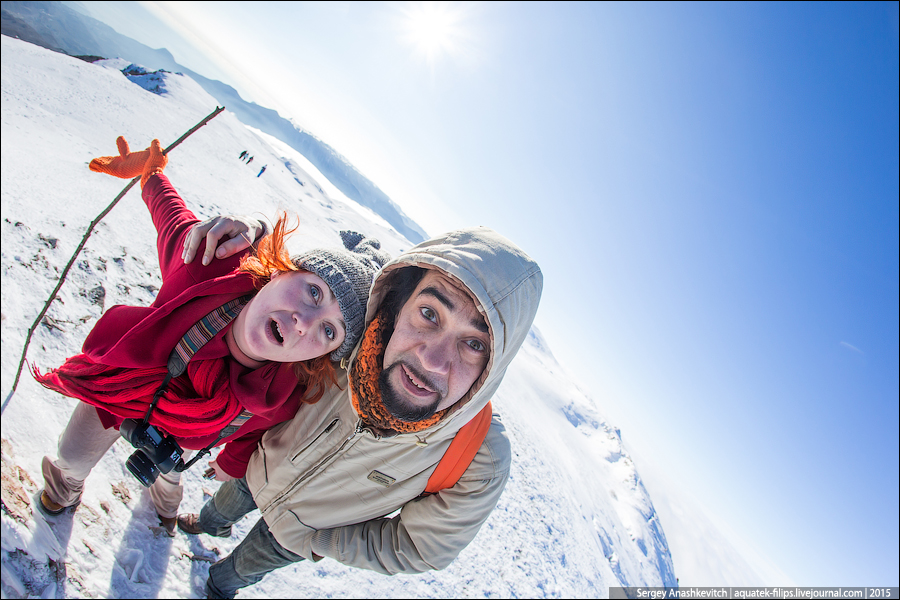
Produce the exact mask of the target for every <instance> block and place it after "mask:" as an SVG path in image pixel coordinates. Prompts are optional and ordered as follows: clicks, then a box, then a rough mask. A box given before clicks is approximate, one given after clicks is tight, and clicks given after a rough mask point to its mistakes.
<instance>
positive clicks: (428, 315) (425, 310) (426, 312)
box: [422, 306, 437, 321]
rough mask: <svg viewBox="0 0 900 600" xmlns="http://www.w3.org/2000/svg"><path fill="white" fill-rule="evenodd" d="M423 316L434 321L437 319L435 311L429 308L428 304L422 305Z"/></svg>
mask: <svg viewBox="0 0 900 600" xmlns="http://www.w3.org/2000/svg"><path fill="white" fill-rule="evenodd" d="M422 316H423V317H425V318H426V319H428V320H429V321H434V320H436V319H437V315H436V314H434V311H433V310H431V309H430V308H428V307H427V306H425V307H422Z"/></svg>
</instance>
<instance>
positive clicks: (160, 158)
mask: <svg viewBox="0 0 900 600" xmlns="http://www.w3.org/2000/svg"><path fill="white" fill-rule="evenodd" d="M147 151H148V152H150V157H149V158H148V159H147V162H146V163H144V170H143V172H142V174H141V189H144V184H145V183H147V180H148V179H150V177H151V176H153V175H156V174H157V173H162V172H163V169H165V168H166V165H167V164H169V159H168V158H167V157H166V155H165V154H163V153H162V146H160V144H159V140H153V141H152V142H150V147H149V148H148V149H147Z"/></svg>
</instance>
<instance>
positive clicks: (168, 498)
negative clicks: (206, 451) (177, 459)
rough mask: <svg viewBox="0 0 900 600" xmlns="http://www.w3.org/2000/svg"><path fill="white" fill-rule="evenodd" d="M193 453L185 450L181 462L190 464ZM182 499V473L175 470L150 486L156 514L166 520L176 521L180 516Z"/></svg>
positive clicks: (157, 479)
mask: <svg viewBox="0 0 900 600" xmlns="http://www.w3.org/2000/svg"><path fill="white" fill-rule="evenodd" d="M193 453H194V451H193V450H185V451H184V454H182V456H181V460H183V461H184V462H188V461H189V460H190V458H191V455H192V454H193ZM194 468H196V467H194ZM182 497H184V488H183V487H181V472H180V471H176V470H175V469H172V470H171V471H169V472H168V473H165V474H162V475H160V476H159V477H157V478H156V481H154V482H153V485H151V486H150V499H151V500H153V506H155V507H156V512H157V513H158V514H159V516H160V517H162V518H164V519H175V517H177V516H178V505H180V504H181V499H182ZM173 523H174V521H173Z"/></svg>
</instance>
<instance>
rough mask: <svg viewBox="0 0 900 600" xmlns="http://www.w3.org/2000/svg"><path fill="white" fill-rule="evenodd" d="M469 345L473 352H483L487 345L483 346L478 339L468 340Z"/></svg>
mask: <svg viewBox="0 0 900 600" xmlns="http://www.w3.org/2000/svg"><path fill="white" fill-rule="evenodd" d="M468 344H469V347H470V348H471V349H472V350H474V351H475V352H484V351H485V350H487V346H485V345H484V344H483V343H482V342H480V341H478V340H469V342H468Z"/></svg>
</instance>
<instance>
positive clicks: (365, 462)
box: [246, 227, 543, 574]
mask: <svg viewBox="0 0 900 600" xmlns="http://www.w3.org/2000/svg"><path fill="white" fill-rule="evenodd" d="M410 265H417V266H420V267H425V268H431V269H440V270H442V271H443V272H444V273H446V274H448V275H450V276H452V277H454V278H455V279H456V280H458V281H460V282H462V284H464V285H465V286H466V288H468V290H469V291H470V293H471V294H472V296H473V297H475V298H476V299H477V302H476V304H477V305H478V309H479V311H480V312H481V313H482V314H483V315H484V317H485V320H486V321H487V322H488V326H489V329H490V334H491V356H490V359H489V360H488V364H487V366H486V367H485V370H484V372H483V373H482V375H481V377H480V378H479V379H478V380H477V381H476V383H475V384H474V385H473V386H472V388H471V389H470V390H469V392H468V393H467V394H466V395H465V396H463V398H462V399H460V400H459V401H458V402H457V403H456V404H455V405H454V406H453V407H452V408H451V410H450V411H449V412H448V414H447V416H445V417H444V418H443V419H442V420H441V421H440V422H439V423H437V424H436V425H434V426H432V427H430V428H428V429H426V430H425V431H422V432H419V433H405V434H396V435H393V436H392V437H381V436H379V435H378V434H377V433H375V432H373V431H372V430H371V429H369V428H366V427H363V426H362V424H361V421H360V419H359V416H358V415H357V413H356V412H355V410H354V408H353V404H352V402H351V400H350V393H351V392H350V387H349V385H348V382H347V375H346V372H342V374H341V377H340V378H339V383H340V386H341V388H343V389H338V388H337V387H332V388H331V389H330V390H329V391H327V392H326V394H325V396H324V397H323V398H322V399H321V400H319V402H317V403H316V404H311V405H304V406H303V407H302V409H301V410H300V411H298V412H297V415H296V416H295V417H294V418H293V419H292V420H291V421H287V422H285V423H283V424H281V425H279V426H277V427H275V428H273V429H271V430H269V432H267V433H266V435H265V436H264V437H263V439H262V442H261V443H260V446H259V448H258V449H257V451H256V452H255V453H254V454H253V457H252V458H251V460H250V464H249V467H248V469H247V476H246V477H247V483H248V485H249V487H250V490H251V491H252V493H253V498H254V500H255V501H256V505H257V506H258V507H259V509H260V511H261V512H262V516H263V518H265V520H266V523H267V524H268V526H269V529H270V531H271V532H272V534H273V535H274V536H275V539H276V540H278V542H279V543H280V544H281V545H282V546H284V547H285V548H287V549H288V550H291V551H292V552H295V553H296V554H299V555H301V556H303V557H305V558H307V559H312V560H319V559H320V558H321V557H324V556H327V557H330V558H332V559H334V560H336V561H338V562H341V563H343V564H346V565H351V566H354V567H361V568H365V569H371V570H374V571H378V572H381V573H386V574H394V573H411V572H423V571H427V570H430V569H443V568H445V567H447V566H448V565H449V564H450V563H451V562H452V561H453V559H455V558H456V556H457V555H458V554H459V553H460V552H461V551H462V549H463V548H465V547H466V546H467V545H468V544H469V542H471V541H472V539H473V538H474V537H475V534H477V533H478V530H479V529H480V527H481V525H482V524H483V523H484V522H485V520H486V519H487V518H488V516H489V515H490V513H491V511H492V510H493V509H494V507H495V506H496V504H497V501H498V500H499V498H500V494H501V493H502V491H503V488H504V486H505V485H506V480H507V478H508V477H509V467H510V461H511V453H510V445H509V440H508V438H507V436H506V431H505V429H504V427H503V425H502V424H501V423H500V421H499V420H498V418H497V416H496V415H494V419H493V420H492V422H491V428H490V431H489V432H488V435H487V438H486V439H485V441H484V443H483V444H482V446H481V448H480V450H479V451H478V454H477V455H476V457H475V459H474V460H473V461H472V463H471V465H470V466H469V468H468V469H467V470H466V472H465V473H464V474H463V476H462V477H461V478H460V480H459V482H458V483H457V484H456V485H455V486H453V487H452V488H449V489H445V490H443V491H441V492H439V493H437V494H434V495H432V496H428V497H420V494H421V493H422V491H423V490H424V489H425V485H426V483H427V481H428V478H429V476H430V475H431V473H432V472H433V471H434V469H435V467H436V466H437V464H438V462H440V460H441V457H442V456H443V455H444V452H445V451H446V449H447V447H448V446H449V445H450V442H451V440H452V439H453V437H454V435H455V434H456V432H457V431H458V430H459V429H460V428H461V427H462V426H463V425H465V424H466V423H467V422H468V421H469V420H470V419H471V418H472V417H474V416H475V415H476V414H477V413H478V412H479V411H480V410H481V409H482V408H484V406H485V404H487V402H488V401H489V400H490V399H491V397H492V396H493V395H494V393H495V392H496V391H497V388H498V386H499V385H500V382H501V380H502V379H503V375H504V373H505V372H506V369H507V367H508V366H509V363H510V362H511V361H512V359H513V358H514V356H515V354H516V352H517V351H518V349H519V347H520V346H521V345H522V342H523V341H524V340H525V338H526V336H527V335H528V332H529V330H530V328H531V324H532V321H533V320H534V316H535V313H536V312H537V308H538V302H539V301H540V297H541V289H542V285H543V276H542V274H541V271H540V268H539V267H538V265H537V264H536V263H535V262H534V261H533V260H532V259H531V258H529V257H528V256H527V255H526V254H525V253H524V252H522V251H521V250H520V249H519V248H517V247H516V246H515V245H513V244H512V243H510V242H509V241H508V240H506V239H505V238H504V237H502V236H500V235H498V234H497V233H496V232H494V231H492V230H490V229H487V228H484V227H479V228H473V229H465V230H460V231H454V232H451V233H448V234H445V235H443V236H440V237H438V238H435V239H432V240H429V241H427V242H423V243H421V244H419V245H417V246H415V247H414V248H412V249H411V250H409V251H408V252H405V253H404V254H403V255H401V256H400V257H398V258H396V259H394V260H393V261H392V262H390V263H388V264H387V265H385V267H384V269H383V270H382V271H381V272H380V273H379V274H378V276H377V278H376V280H375V282H374V284H373V287H372V294H371V296H370V298H369V303H368V306H367V310H366V323H367V324H368V323H369V322H370V321H371V320H372V318H373V316H374V314H375V313H376V311H377V308H378V307H379V306H380V304H381V301H382V299H383V298H384V295H385V289H384V281H385V274H386V273H387V272H389V271H391V270H393V269H398V268H403V267H406V266H410ZM357 351H358V348H357ZM355 356H356V351H354V353H353V354H352V355H351V357H350V361H351V362H352V360H354V358H355ZM397 509H400V512H399V514H396V515H393V516H391V517H386V515H389V514H390V513H393V512H395V511H396V510H397Z"/></svg>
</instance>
